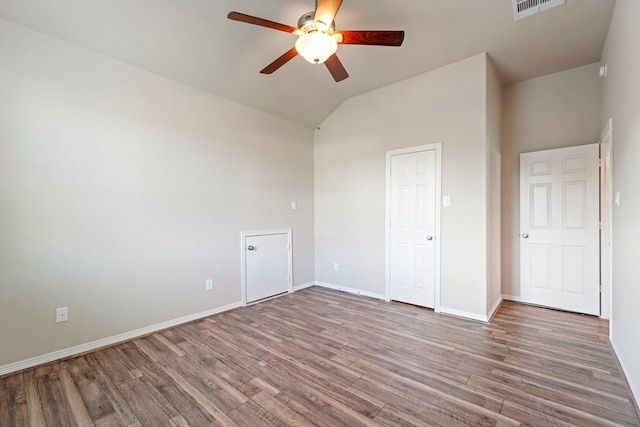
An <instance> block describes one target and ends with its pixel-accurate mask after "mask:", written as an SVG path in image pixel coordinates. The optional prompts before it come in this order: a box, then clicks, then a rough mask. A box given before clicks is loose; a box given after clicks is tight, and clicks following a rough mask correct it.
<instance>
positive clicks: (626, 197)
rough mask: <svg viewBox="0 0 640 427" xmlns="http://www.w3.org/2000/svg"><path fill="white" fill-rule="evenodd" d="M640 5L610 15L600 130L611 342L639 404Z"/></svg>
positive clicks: (631, 2)
mask: <svg viewBox="0 0 640 427" xmlns="http://www.w3.org/2000/svg"><path fill="white" fill-rule="evenodd" d="M639 20H640V2H639V1H637V0H618V1H617V2H616V6H615V9H614V12H613V18H612V20H611V27H610V29H609V34H608V36H607V42H606V44H605V48H604V53H603V57H602V62H603V63H607V66H608V76H607V78H606V79H604V80H603V108H602V118H601V121H600V123H601V125H602V127H604V124H605V123H606V121H607V120H608V119H609V118H612V119H613V142H612V160H613V164H612V168H611V169H612V172H613V191H614V193H615V192H620V206H618V207H613V219H612V227H613V237H612V252H613V269H612V270H613V281H612V299H613V310H612V312H611V327H612V328H611V329H612V334H611V342H612V344H613V347H614V349H615V350H616V353H617V354H618V358H619V359H620V362H621V364H622V366H623V368H624V371H625V373H626V375H627V379H628V380H629V383H630V385H631V389H632V390H633V393H634V395H635V398H636V402H640V309H639V307H638V304H639V303H640V285H639V282H640V262H638V246H639V243H638V242H640V224H639V220H640V197H638V194H639V192H638V187H640V168H639V167H638V160H639V159H640V80H639V78H640V44H639V43H638V40H640V26H639V25H638V21H639Z"/></svg>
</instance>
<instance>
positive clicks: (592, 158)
mask: <svg viewBox="0 0 640 427" xmlns="http://www.w3.org/2000/svg"><path fill="white" fill-rule="evenodd" d="M598 153H599V148H598V144H590V145H582V146H578V147H569V148H560V149H556V150H545V151H538V152H534V153H523V154H521V155H520V287H521V297H522V301H523V302H527V303H532V304H538V305H543V306H547V307H554V308H559V309H562V310H569V311H576V312H580V313H586V314H594V315H599V314H600V253H599V252H600V241H599V229H598V228H599V227H598V225H599V203H600V200H599V171H598Z"/></svg>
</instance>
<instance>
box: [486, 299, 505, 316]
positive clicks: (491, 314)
mask: <svg viewBox="0 0 640 427" xmlns="http://www.w3.org/2000/svg"><path fill="white" fill-rule="evenodd" d="M500 304H502V296H500V297H498V299H497V300H496V302H495V304H493V307H491V309H489V313H488V317H489V320H491V319H493V316H494V314H496V311H498V308H500Z"/></svg>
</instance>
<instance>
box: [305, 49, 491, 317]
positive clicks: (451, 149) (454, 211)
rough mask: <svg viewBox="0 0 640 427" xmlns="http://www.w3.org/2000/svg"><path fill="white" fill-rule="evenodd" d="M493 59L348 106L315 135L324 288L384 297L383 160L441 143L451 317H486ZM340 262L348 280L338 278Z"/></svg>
mask: <svg viewBox="0 0 640 427" xmlns="http://www.w3.org/2000/svg"><path fill="white" fill-rule="evenodd" d="M486 62H487V57H486V55H484V54H482V55H477V56H474V57H472V58H469V59H466V60H464V61H460V62H458V63H455V64H452V65H449V66H447V67H443V68H441V69H438V70H435V71H432V72H429V73H426V74H422V75H419V76H417V77H414V78H411V79H408V80H405V81H402V82H399V83H396V84H394V85H391V86H387V87H384V88H381V89H379V90H376V91H373V92H369V93H366V94H364V95H361V96H358V97H354V98H351V99H349V100H348V101H346V102H345V103H344V104H343V105H342V106H341V107H340V108H338V109H337V110H336V111H335V112H334V113H333V114H332V115H331V116H330V117H329V118H328V119H327V120H326V121H325V122H324V123H323V124H322V129H321V130H319V131H317V132H316V143H315V209H316V211H315V212H316V216H315V221H316V222H315V230H316V234H315V239H316V280H318V281H321V282H326V283H331V284H335V285H339V286H344V287H350V288H356V289H359V290H362V291H366V292H369V293H374V294H379V295H383V294H384V290H385V280H384V273H385V271H384V268H385V264H384V263H385V225H384V220H385V153H386V151H388V150H393V149H399V148H405V147H412V146H417V145H423V144H430V143H434V142H442V194H443V195H449V196H451V206H450V207H443V208H442V239H441V248H442V257H441V280H442V298H441V303H442V307H443V309H445V308H448V309H453V310H458V311H461V312H464V313H471V314H474V315H477V316H486V314H487V313H486V303H487V228H486V224H487V188H488V184H487V177H488V171H487V166H488V162H487V161H486V156H487V146H486V141H485V139H486V134H485V129H486V109H487V104H486V91H487V83H486V71H487V65H486ZM334 262H338V263H339V266H340V271H338V272H335V271H333V263H334Z"/></svg>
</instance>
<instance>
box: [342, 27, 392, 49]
mask: <svg viewBox="0 0 640 427" xmlns="http://www.w3.org/2000/svg"><path fill="white" fill-rule="evenodd" d="M337 32H338V33H340V34H342V37H343V40H342V42H341V44H366V45H377V46H401V45H402V42H403V41H404V31H342V30H340V31H337Z"/></svg>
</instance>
